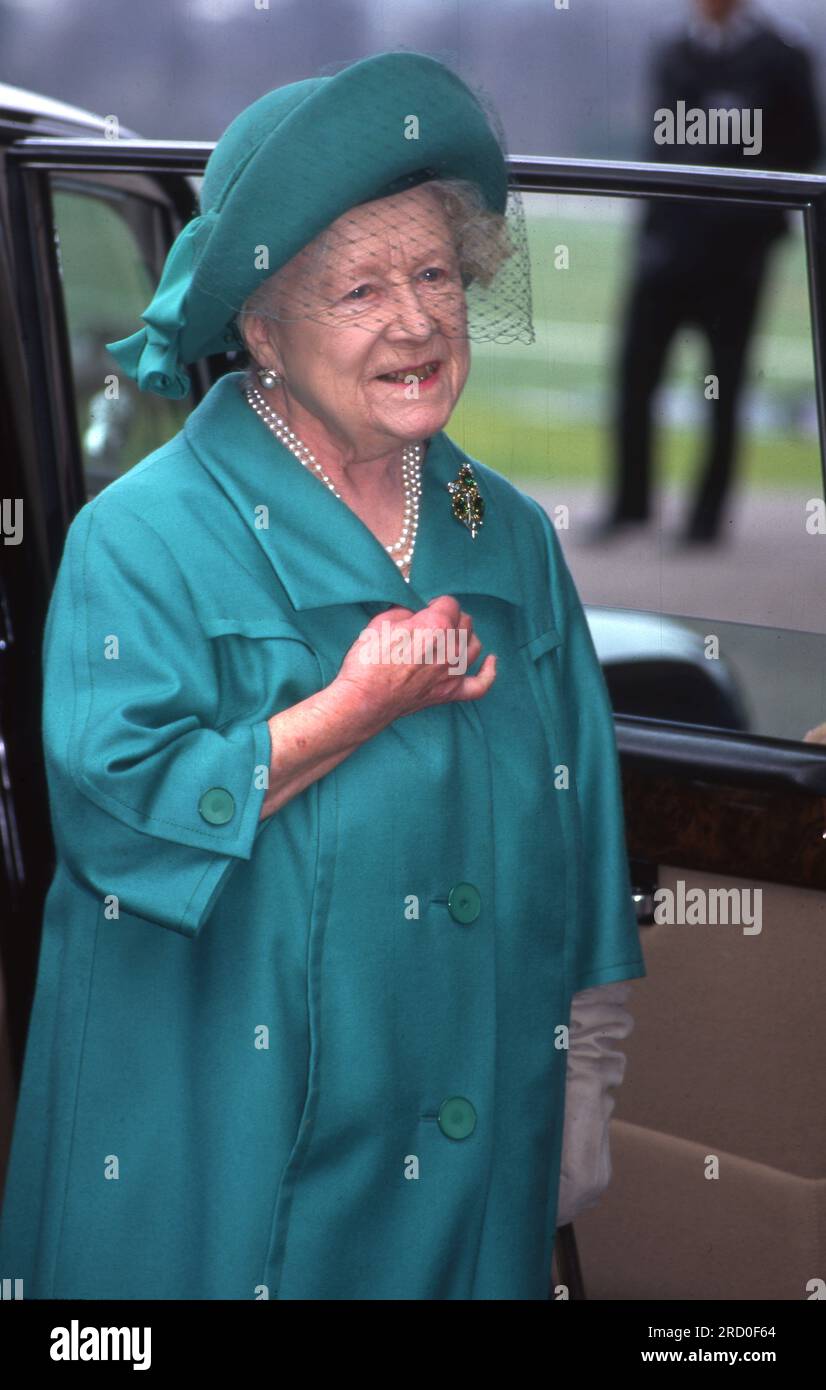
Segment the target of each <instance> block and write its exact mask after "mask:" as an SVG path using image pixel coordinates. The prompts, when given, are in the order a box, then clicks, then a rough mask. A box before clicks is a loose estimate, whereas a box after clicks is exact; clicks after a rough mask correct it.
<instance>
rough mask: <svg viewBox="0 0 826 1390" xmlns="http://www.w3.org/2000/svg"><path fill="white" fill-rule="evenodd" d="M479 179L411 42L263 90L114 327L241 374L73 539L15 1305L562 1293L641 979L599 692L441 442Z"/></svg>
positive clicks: (502, 511) (605, 1171) (479, 210)
mask: <svg viewBox="0 0 826 1390" xmlns="http://www.w3.org/2000/svg"><path fill="white" fill-rule="evenodd" d="M416 113H418V117H417V119H416V126H415V127H414V126H413V125H411V121H412V118H413V117H416ZM411 129H415V138H409V135H410V132H411ZM506 198H507V175H506V165H505V162H504V158H503V155H502V151H501V147H500V144H499V142H498V140H497V138H496V137H495V136H494V134H493V131H492V129H491V126H490V123H489V120H488V118H487V117H486V115H485V113H484V110H483V107H482V106H481V105H480V103H479V101H478V100H477V98H476V97H475V96H474V95H473V94H472V93H471V92H470V91H469V89H468V88H467V87H466V86H465V85H464V84H463V83H461V82H460V81H459V79H458V78H456V77H455V75H454V74H452V73H451V72H449V70H448V69H446V68H444V67H443V66H442V65H441V64H439V63H437V62H435V61H434V60H432V59H430V58H427V57H424V56H421V55H417V54H382V55H379V56H377V57H374V58H370V59H366V60H364V61H363V62H361V63H357V64H355V65H353V66H351V67H349V68H347V69H345V70H343V71H342V72H340V73H338V74H337V75H336V76H334V77H325V78H321V79H313V80H309V81H304V82H299V83H296V84H294V85H292V86H288V87H284V88H281V89H279V90H277V91H274V92H271V93H269V94H268V95H267V96H265V97H263V98H261V99H260V100H259V101H257V102H255V103H254V104H253V105H252V106H251V107H250V108H249V109H248V110H246V111H244V112H243V113H242V114H241V115H240V116H239V117H238V118H237V119H236V120H235V121H234V122H233V123H232V124H231V125H230V127H229V128H228V130H227V131H226V132H225V134H224V136H223V137H222V139H221V141H219V143H218V145H217V147H216V149H215V151H214V153H213V154H212V156H211V158H210V160H209V164H208V166H207V170H206V174H205V178H204V182H203V188H202V212H201V215H200V217H199V218H196V219H195V220H194V222H193V223H190V224H189V226H188V227H187V228H186V229H185V230H184V232H183V233H182V234H181V236H180V237H179V238H178V241H177V242H176V244H175V246H174V247H173V249H172V251H171V253H170V256H169V258H168V261H167V265H166V267H165V270H164V276H163V279H162V282H161V285H160V287H159V290H158V294H157V295H156V297H155V299H154V300H153V303H152V305H150V306H149V308H148V309H147V311H146V313H145V314H144V320H145V324H146V327H145V328H144V329H142V330H141V331H140V332H139V333H138V334H136V335H134V337H133V338H130V339H127V340H124V341H123V342H121V343H117V344H114V345H111V346H112V350H113V352H114V353H115V355H116V356H117V357H118V360H119V361H120V362H121V364H122V366H124V367H125V369H126V370H127V371H128V372H130V373H131V374H132V375H134V376H135V377H136V378H137V380H138V381H139V383H140V385H141V386H142V387H143V388H145V389H153V390H157V391H160V392H162V393H165V394H167V395H176V394H178V395H179V394H181V393H182V392H183V391H185V390H186V387H187V378H186V373H185V371H184V364H185V363H187V362H192V361H195V360H196V359H197V358H198V357H199V356H202V355H209V354H212V353H215V352H217V351H219V350H220V347H221V345H222V344H223V345H224V346H226V345H228V344H230V343H232V342H240V341H243V342H244V343H245V344H246V347H247V348H248V350H249V353H250V357H251V360H252V364H253V366H252V368H251V370H250V371H249V372H248V373H244V372H241V371H232V372H230V373H229V374H227V375H225V376H223V377H221V378H220V379H219V380H218V381H217V382H216V384H215V385H214V386H213V387H212V389H211V390H210V391H209V392H208V394H207V395H206V397H205V398H204V399H203V400H202V401H201V403H200V404H199V405H198V406H197V408H196V409H195V410H194V411H193V412H192V413H191V415H190V416H189V418H188V420H187V422H186V425H185V427H184V429H183V430H182V431H181V432H180V433H179V434H178V435H176V436H175V437H174V438H173V439H172V440H170V441H169V443H168V444H166V445H164V446H163V447H162V448H161V449H159V450H157V451H156V452H155V453H154V454H152V455H150V456H149V457H148V458H146V459H144V460H143V462H142V463H141V464H140V465H139V466H138V467H136V468H134V469H132V470H131V471H130V472H129V473H127V474H126V475H125V476H124V477H122V478H120V479H119V480H118V481H117V482H115V483H114V484H112V485H111V486H110V487H108V488H107V489H106V490H105V491H104V492H102V493H101V494H100V495H99V496H98V497H97V498H95V499H94V501H92V502H90V503H89V504H87V505H86V506H85V507H83V508H82V510H81V511H80V513H79V514H78V516H77V517H76V519H75V521H74V523H73V525H72V527H71V529H70V532H69V535H68V538H67V543H66V549H65V554H64V558H63V561H62V564H61V569H60V574H59V577H58V581H57V585H56V589H55V593H54V598H53V601H52V606H51V609H50V614H49V620H48V625H47V632H46V642H45V669H46V690H45V709H44V737H45V749H46V756H47V766H48V773H49V783H50V794H51V808H52V817H53V826H54V835H55V841H56V846H57V854H58V864H57V871H56V875H55V878H54V882H53V884H52V887H51V890H50V893H49V897H48V902H47V907H46V914H45V922H44V935H43V946H42V952H41V963H40V970H39V977H38V984H37V994H36V998H35V1004H34V1012H33V1017H32V1024H31V1031H30V1040H29V1044H28V1051H27V1055H26V1062H25V1071H24V1078H23V1088H22V1095H21V1100H20V1107H19V1111H18V1119H17V1127H16V1131H15V1136H14V1145H13V1151H12V1157H11V1164H10V1172H9V1180H8V1187H7V1193H6V1201H5V1207H4V1217H3V1226H2V1237H1V1239H0V1257H1V1258H0V1265H2V1273H3V1274H6V1275H15V1276H17V1277H22V1278H23V1279H24V1295H28V1296H36V1297H58V1298H70V1297H79V1298H127V1299H128V1298H161V1299H191V1298H195V1299H214V1298H231V1299H257V1298H266V1297H269V1298H279V1299H304V1298H309V1299H339V1298H341V1299H347V1298H354V1299H384V1298H390V1299H465V1298H469V1299H500V1298H501V1299H523V1298H524V1299H530V1298H547V1297H548V1290H549V1282H550V1273H551V1258H552V1254H553V1247H554V1234H555V1229H556V1226H557V1222H558V1221H561V1220H567V1219H569V1218H570V1216H571V1215H572V1214H573V1212H574V1211H577V1210H580V1209H582V1208H583V1207H585V1206H588V1205H592V1204H593V1202H594V1201H596V1200H597V1198H598V1197H599V1195H600V1193H601V1192H602V1190H603V1188H604V1187H605V1184H606V1183H607V1181H608V1177H609V1175H610V1166H609V1163H608V1150H607V1137H606V1136H607V1128H606V1126H607V1118H608V1113H609V1112H610V1108H611V1105H612V1103H613V1102H612V1099H611V1097H610V1096H608V1089H609V1087H610V1086H611V1085H615V1084H617V1083H618V1081H619V1080H620V1079H621V1077H622V1068H623V1064H624V1056H623V1054H622V1053H621V1052H618V1051H613V1050H612V1049H611V1046H610V1042H611V1039H612V1038H614V1037H620V1036H624V1035H625V1033H626V1032H627V1031H628V1028H629V1026H630V1016H629V1015H628V1014H627V1011H626V1010H625V1009H624V1007H623V1003H624V1000H625V997H626V994H627V989H628V987H627V986H626V985H623V984H621V983H620V982H622V981H624V980H626V979H629V978H632V977H635V976H641V975H644V974H645V967H644V964H643V960H642V956H641V953H640V947H639V942H638V936H637V930H636V923H635V917H634V912H633V908H632V902H631V897H630V883H629V877H628V868H627V861H626V855H625V845H624V835H623V820H622V810H621V802H620V793H619V779H618V768H617V758H616V749H615V745H614V741H613V723H612V717H611V709H610V705H609V702H608V697H607V693H606V689H605V684H604V681H603V677H602V674H601V671H600V667H599V664H598V662H597V659H596V656H595V653H594V649H593V645H592V643H591V639H590V636H589V632H588V627H587V624H586V621H585V617H584V615H583V611H582V607H581V604H580V602H579V599H578V597H577V593H576V591H575V588H574V585H573V583H572V580H571V577H570V574H569V572H568V569H567V567H566V565H565V562H564V559H563V557H562V554H561V551H560V547H559V544H558V541H557V539H556V535H555V532H554V529H553V527H552V526H551V525H550V523H549V521H548V519H547V517H546V515H545V513H544V511H543V510H542V509H541V508H540V507H539V506H538V505H537V504H536V503H535V502H534V501H532V500H531V499H529V498H528V497H526V496H525V495H523V494H522V493H521V492H519V491H518V490H517V489H516V488H515V487H513V486H512V485H511V484H509V483H508V482H506V481H505V480H504V479H503V478H501V477H500V476H499V475H498V474H496V473H495V472H494V471H492V470H491V469H489V468H487V467H486V466H485V465H484V464H482V463H479V462H476V461H475V460H472V459H469V458H468V456H467V455H466V454H465V453H463V451H462V450H460V449H459V448H458V447H457V446H456V445H455V444H454V443H453V442H452V441H451V440H450V439H449V438H448V437H447V435H446V434H445V433H444V432H443V427H444V425H445V424H446V422H447V420H448V418H449V416H450V414H451V411H452V410H453V408H454V406H455V405H456V402H457V399H458V397H459V395H460V393H461V391H462V388H463V386H464V384H465V381H466V378H467V375H468V368H469V348H468V341H469V333H468V322H467V298H466V296H467V294H468V293H469V292H470V287H471V286H472V284H473V283H474V282H476V283H482V284H484V283H485V282H487V283H490V284H493V283H494V282H495V279H496V276H497V274H498V269H497V268H498V266H499V265H500V262H502V261H503V257H504V258H507V252H508V246H507V244H506V243H507V237H506V236H505V235H504V232H505V231H506V222H505V217H504V215H503V214H504V211H505V207H506ZM239 333H240V337H239V336H238V335H239ZM477 662H479V665H478V667H477ZM474 667H476V669H475V670H473V669H472V668H474ZM569 1043H570V1046H569ZM566 1079H567V1106H566ZM563 1138H564V1145H563Z"/></svg>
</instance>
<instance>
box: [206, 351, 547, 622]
mask: <svg viewBox="0 0 826 1390" xmlns="http://www.w3.org/2000/svg"><path fill="white" fill-rule="evenodd" d="M242 380H243V373H241V372H231V373H228V374H227V375H225V376H223V377H221V378H220V379H219V380H218V381H217V382H216V383H215V384H214V386H213V387H212V388H211V390H210V391H209V392H208V394H207V395H206V396H205V397H204V399H203V400H202V401H201V402H200V404H199V405H198V406H197V407H196V408H195V409H194V410H193V411H192V413H191V414H190V415H189V417H188V419H187V421H186V423H185V425H184V433H185V436H186V438H187V440H188V442H189V444H190V446H191V448H192V449H193V451H194V453H195V454H196V456H197V458H198V459H199V461H200V462H201V464H202V465H203V466H204V468H206V469H207V471H208V472H209V473H210V474H211V476H212V478H213V479H214V481H215V482H216V483H217V485H218V486H219V487H220V488H221V490H222V491H223V492H224V493H225V495H226V496H227V498H228V499H229V501H230V503H231V504H232V505H233V506H234V507H235V508H236V509H237V510H238V512H239V513H240V515H241V516H242V518H243V519H244V520H245V522H246V523H247V524H248V525H249V526H250V527H251V529H252V531H253V534H254V535H255V537H256V539H257V540H258V542H259V544H260V545H261V546H262V547H263V549H264V551H265V553H266V555H267V557H268V559H269V561H270V563H271V564H272V566H273V569H274V570H275V572H276V574H277V575H278V578H279V579H280V581H281V583H282V584H283V585H284V588H285V590H286V591H287V594H288V595H289V598H290V602H291V603H292V604H293V606H294V607H295V609H296V610H304V609H312V608H321V607H326V606H329V605H330V604H347V603H375V604H378V605H395V604H399V605H403V606H404V607H407V608H419V607H424V606H425V604H427V603H429V602H430V600H431V599H432V598H435V597H436V596H437V595H438V594H453V595H457V594H474V593H481V594H491V595H493V596H494V597H496V598H501V599H504V600H505V601H506V602H509V603H514V604H519V603H522V602H524V594H523V593H522V592H521V586H520V585H519V582H518V576H517V574H516V570H515V563H514V550H513V546H514V543H515V541H516V538H515V537H514V536H513V535H512V534H511V530H510V527H509V524H508V523H509V521H510V517H509V516H508V515H507V513H506V510H505V508H503V507H502V505H501V502H500V503H499V505H497V502H496V500H494V498H493V497H492V496H491V492H492V489H491V487H490V485H489V481H488V477H487V476H485V475H486V474H487V473H488V470H487V469H484V470H483V469H480V468H479V466H478V465H475V466H474V464H473V461H471V466H472V467H473V468H474V474H475V476H476V481H477V485H478V487H479V491H480V493H481V495H482V497H483V498H484V500H485V518H484V525H483V526H482V527H481V528H480V530H479V531H478V533H477V536H476V539H475V540H474V539H473V538H472V537H471V534H470V532H469V531H468V530H467V528H466V527H465V526H464V525H462V523H461V522H459V521H457V520H456V518H455V517H454V516H453V513H452V508H451V498H450V494H449V492H448V490H447V484H448V483H449V482H451V481H453V479H454V478H455V477H456V476H457V474H458V471H459V466H460V464H461V463H462V462H464V461H467V457H468V456H467V455H466V454H464V453H463V452H462V450H461V449H459V448H458V447H457V445H455V444H454V443H453V441H452V440H451V439H449V438H448V436H447V435H446V434H445V433H444V431H443V430H442V431H440V432H439V433H438V434H436V435H434V436H433V437H432V439H431V440H430V442H429V444H428V446H427V452H426V456H425V462H424V466H423V468H422V496H421V500H420V511H419V532H418V536H417V538H416V550H415V553H414V556H413V566H412V574H411V582H410V583H409V584H407V583H405V581H404V579H403V578H402V576H401V573H400V572H399V570H398V568H397V566H396V565H395V563H394V561H393V560H392V559H391V557H390V556H389V555H388V553H387V551H386V550H385V549H384V546H383V545H382V544H381V542H380V541H379V540H378V539H377V538H376V537H375V536H374V535H373V533H372V531H370V529H369V527H367V526H366V525H365V524H364V522H363V521H362V520H361V518H360V517H358V516H357V515H356V513H355V512H353V511H352V510H351V509H350V508H349V507H348V506H347V505H346V503H344V502H342V501H341V500H340V499H339V498H338V497H335V496H334V495H333V493H332V492H330V490H329V488H327V487H325V486H324V485H323V484H322V483H321V482H320V480H319V479H318V478H316V477H313V475H312V474H311V473H310V472H309V471H308V470H307V469H306V468H304V467H302V465H301V464H300V463H299V461H298V460H297V459H296V458H295V457H294V456H293V454H291V453H290V451H289V450H288V449H287V448H286V447H285V446H284V445H283V444H281V443H280V442H279V441H278V440H277V439H276V438H275V436H274V435H273V434H272V433H271V432H270V431H269V430H268V429H267V427H266V426H265V425H264V423H263V422H262V421H261V420H259V419H258V417H257V416H256V415H255V413H254V412H253V411H252V410H250V408H249V406H248V404H247V402H246V400H245V399H244V397H243V395H242V393H241V389H240V388H241V382H242ZM496 491H497V492H499V491H500V490H499V489H498V488H497V489H496ZM262 507H266V508H267V509H268V520H269V524H268V525H267V526H261V525H260V517H261V516H262V512H261V510H260V509H261V508H262ZM510 510H511V509H507V511H508V512H509V511H510ZM257 518H258V519H259V523H258V524H256V519H257Z"/></svg>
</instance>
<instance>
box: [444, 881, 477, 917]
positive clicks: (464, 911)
mask: <svg viewBox="0 0 826 1390" xmlns="http://www.w3.org/2000/svg"><path fill="white" fill-rule="evenodd" d="M481 906H482V899H481V897H480V896H479V889H478V888H474V886H473V884H472V883H457V884H455V885H454V886H453V888H451V890H450V892H449V893H448V895H447V908H448V912H449V913H450V915H451V917H454V918H455V919H456V921H457V922H461V923H462V924H463V925H464V926H467V924H468V923H469V922H475V921H476V918H477V917H478V916H479V910H480V908H481Z"/></svg>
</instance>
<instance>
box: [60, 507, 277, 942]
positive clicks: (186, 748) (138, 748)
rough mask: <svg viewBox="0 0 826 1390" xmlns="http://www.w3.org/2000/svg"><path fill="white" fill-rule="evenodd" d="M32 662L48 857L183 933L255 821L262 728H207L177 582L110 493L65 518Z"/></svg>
mask: <svg viewBox="0 0 826 1390" xmlns="http://www.w3.org/2000/svg"><path fill="white" fill-rule="evenodd" d="M193 563H194V564H197V562H193ZM196 581H197V573H195V574H193V576H192V582H196ZM43 658H44V700H43V743H44V753H45V758H46V773H47V778H48V783H49V800H50V811H51V818H52V828H53V831H54V838H55V844H56V848H57V851H58V855H59V856H60V857H61V858H62V860H63V862H64V864H65V865H66V867H67V869H68V870H69V872H70V873H71V874H72V875H73V876H74V877H75V878H76V879H77V880H79V881H80V882H81V883H82V884H84V885H85V886H86V887H87V888H88V889H90V890H91V891H92V892H93V893H94V894H95V895H98V896H100V898H101V900H103V899H104V898H105V897H108V896H109V895H114V896H115V897H116V898H117V900H118V908H119V911H121V912H127V913H129V914H132V915H134V916H137V917H139V918H143V919H145V920H146V921H147V922H150V923H154V924H158V925H160V926H165V927H169V928H171V929H172V930H174V931H178V932H180V933H182V934H184V935H187V936H194V935H196V934H197V933H198V931H199V930H200V929H201V927H202V926H203V924H204V923H205V921H206V920H207V917H208V915H209V912H210V910H211V908H212V906H213V905H214V903H215V901H216V899H217V897H218V895H219V893H220V892H221V890H222V889H223V887H224V885H225V884H226V882H227V880H228V878H229V876H230V874H231V872H232V869H233V866H234V865H236V864H237V863H238V861H239V860H243V859H249V858H250V857H251V855H252V850H253V844H254V841H255V837H256V834H257V832H258V829H259V828H260V825H263V824H264V822H260V821H259V816H260V810H261V805H262V802H263V799H264V796H265V794H266V780H267V773H268V770H269V765H270V737H269V726H268V724H267V722H266V720H262V721H260V722H258V723H253V724H251V723H248V722H243V721H238V722H235V723H228V724H227V723H224V724H223V725H222V727H220V728H216V727H215V724H216V722H217V712H218V708H219V706H218V696H219V690H218V682H217V674H216V670H215V665H214V660H213V655H212V652H211V649H210V644H209V640H208V638H207V637H206V636H205V635H204V633H203V631H202V629H201V626H200V623H199V621H198V618H197V612H196V609H195V605H194V603H193V599H192V593H191V591H190V587H189V584H188V583H187V580H186V579H185V578H184V574H183V572H182V569H181V567H180V566H179V564H178V562H177V561H176V559H175V558H174V557H173V555H172V553H171V551H170V549H169V547H168V546H167V544H166V542H165V541H164V539H163V538H162V537H161V535H159V534H158V533H157V532H156V530H155V529H154V528H153V527H152V526H151V525H150V524H148V522H147V521H145V520H144V519H142V518H141V517H139V516H138V515H136V514H133V513H131V512H129V511H128V510H127V509H126V508H125V507H124V506H123V505H122V504H121V503H120V501H119V500H117V499H116V498H115V496H114V493H113V491H110V490H109V489H107V490H106V491H105V492H104V493H102V494H101V495H100V496H99V497H98V498H96V499H95V500H94V502H91V503H88V504H87V505H86V506H85V507H83V508H82V509H81V511H80V512H79V513H78V515H77V516H76V518H75V520H74V521H73V523H72V525H71V527H70V528H69V532H68V535H67V539H66V544H65V548H64V552H63V557H62V560H61V564H60V568H59V571H58V576H57V580H56V583H55V588H54V592H53V594H52V600H51V604H50V607H49V613H48V618H47V623H46V629H45V636H44V652H43Z"/></svg>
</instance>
